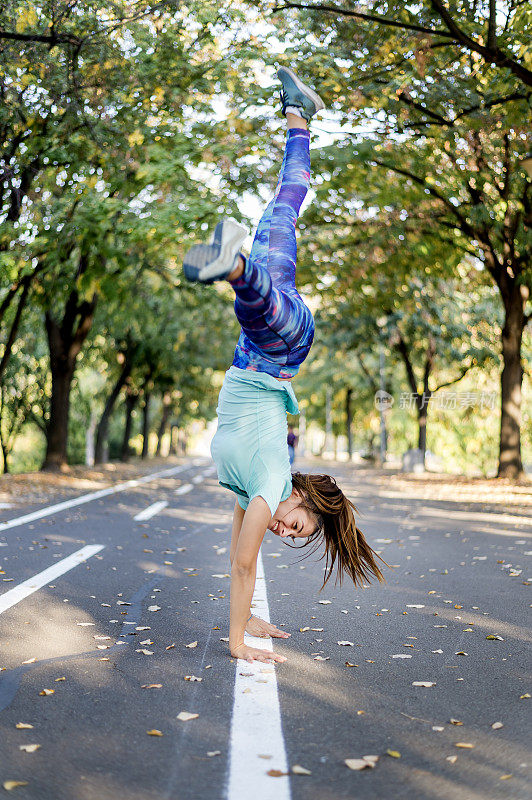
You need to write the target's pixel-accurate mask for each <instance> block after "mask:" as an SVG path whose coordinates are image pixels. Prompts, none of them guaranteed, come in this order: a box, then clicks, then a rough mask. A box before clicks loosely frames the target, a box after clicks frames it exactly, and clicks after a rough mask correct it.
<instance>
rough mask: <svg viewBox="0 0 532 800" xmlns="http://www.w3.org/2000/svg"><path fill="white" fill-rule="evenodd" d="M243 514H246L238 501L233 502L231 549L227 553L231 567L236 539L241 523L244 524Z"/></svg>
mask: <svg viewBox="0 0 532 800" xmlns="http://www.w3.org/2000/svg"><path fill="white" fill-rule="evenodd" d="M245 513H246V512H245V511H244V509H243V508H242V507H241V506H240V503H239V502H238V500H235V509H234V511H233V527H232V529H231V549H230V551H229V560H230V561H231V566H233V559H234V557H235V552H236V546H237V544H238V538H239V536H240V531H241V529H242V523H243V522H244V514H245Z"/></svg>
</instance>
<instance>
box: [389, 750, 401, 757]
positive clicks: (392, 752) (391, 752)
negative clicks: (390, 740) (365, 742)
mask: <svg viewBox="0 0 532 800" xmlns="http://www.w3.org/2000/svg"><path fill="white" fill-rule="evenodd" d="M386 755H387V756H391V757H392V758H401V753H400V752H399V750H387V751H386Z"/></svg>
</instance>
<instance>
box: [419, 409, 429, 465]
mask: <svg viewBox="0 0 532 800" xmlns="http://www.w3.org/2000/svg"><path fill="white" fill-rule="evenodd" d="M427 411H428V406H427V404H426V403H425V405H424V406H423V408H420V407H419V406H418V410H417V421H418V425H419V432H418V439H417V446H418V450H421V453H422V455H423V461H425V451H426V449H427Z"/></svg>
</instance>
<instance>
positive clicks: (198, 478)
mask: <svg viewBox="0 0 532 800" xmlns="http://www.w3.org/2000/svg"><path fill="white" fill-rule="evenodd" d="M192 483H193V484H194V485H197V484H198V483H203V475H195V476H194V477H193V478H192Z"/></svg>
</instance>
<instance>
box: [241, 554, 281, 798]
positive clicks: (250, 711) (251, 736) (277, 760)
mask: <svg viewBox="0 0 532 800" xmlns="http://www.w3.org/2000/svg"><path fill="white" fill-rule="evenodd" d="M253 603H254V611H256V612H257V613H258V615H259V616H260V617H262V619H265V620H266V621H267V622H269V621H270V611H269V608H268V598H267V595H266V582H265V579H264V567H263V564H262V557H261V555H260V553H259V558H258V560H257V578H256V582H255V592H254V594H253ZM245 641H246V644H249V645H250V646H252V647H259V648H261V650H273V647H272V641H271V639H256V638H254V637H252V636H248V635H247V634H246V636H245ZM242 673H243V674H242ZM246 689H251V691H250V692H247V691H244V690H246ZM230 742H231V759H230V767H229V785H228V790H227V800H242V798H243V797H247V795H248V794H249V792H250V787H252V789H251V792H252V794H253V800H271V798H275V800H290V781H289V778H288V775H282V776H281V777H278V778H274V777H271V776H270V775H268V774H267V773H268V770H270V769H275V770H279V771H280V772H283V773H287V772H288V766H287V759H286V750H285V746H284V739H283V732H282V727H281V711H280V707H279V696H278V693H277V678H276V675H275V667H273V666H270V665H266V664H263V663H262V662H259V661H254V662H253V663H252V664H249V663H248V662H247V661H242V660H237V663H236V679H235V696H234V701H233V719H232V723H231V740H230ZM262 754H267V755H269V756H271V758H269V759H268V761H265V760H264V759H262V758H259V756H260V755H262Z"/></svg>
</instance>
